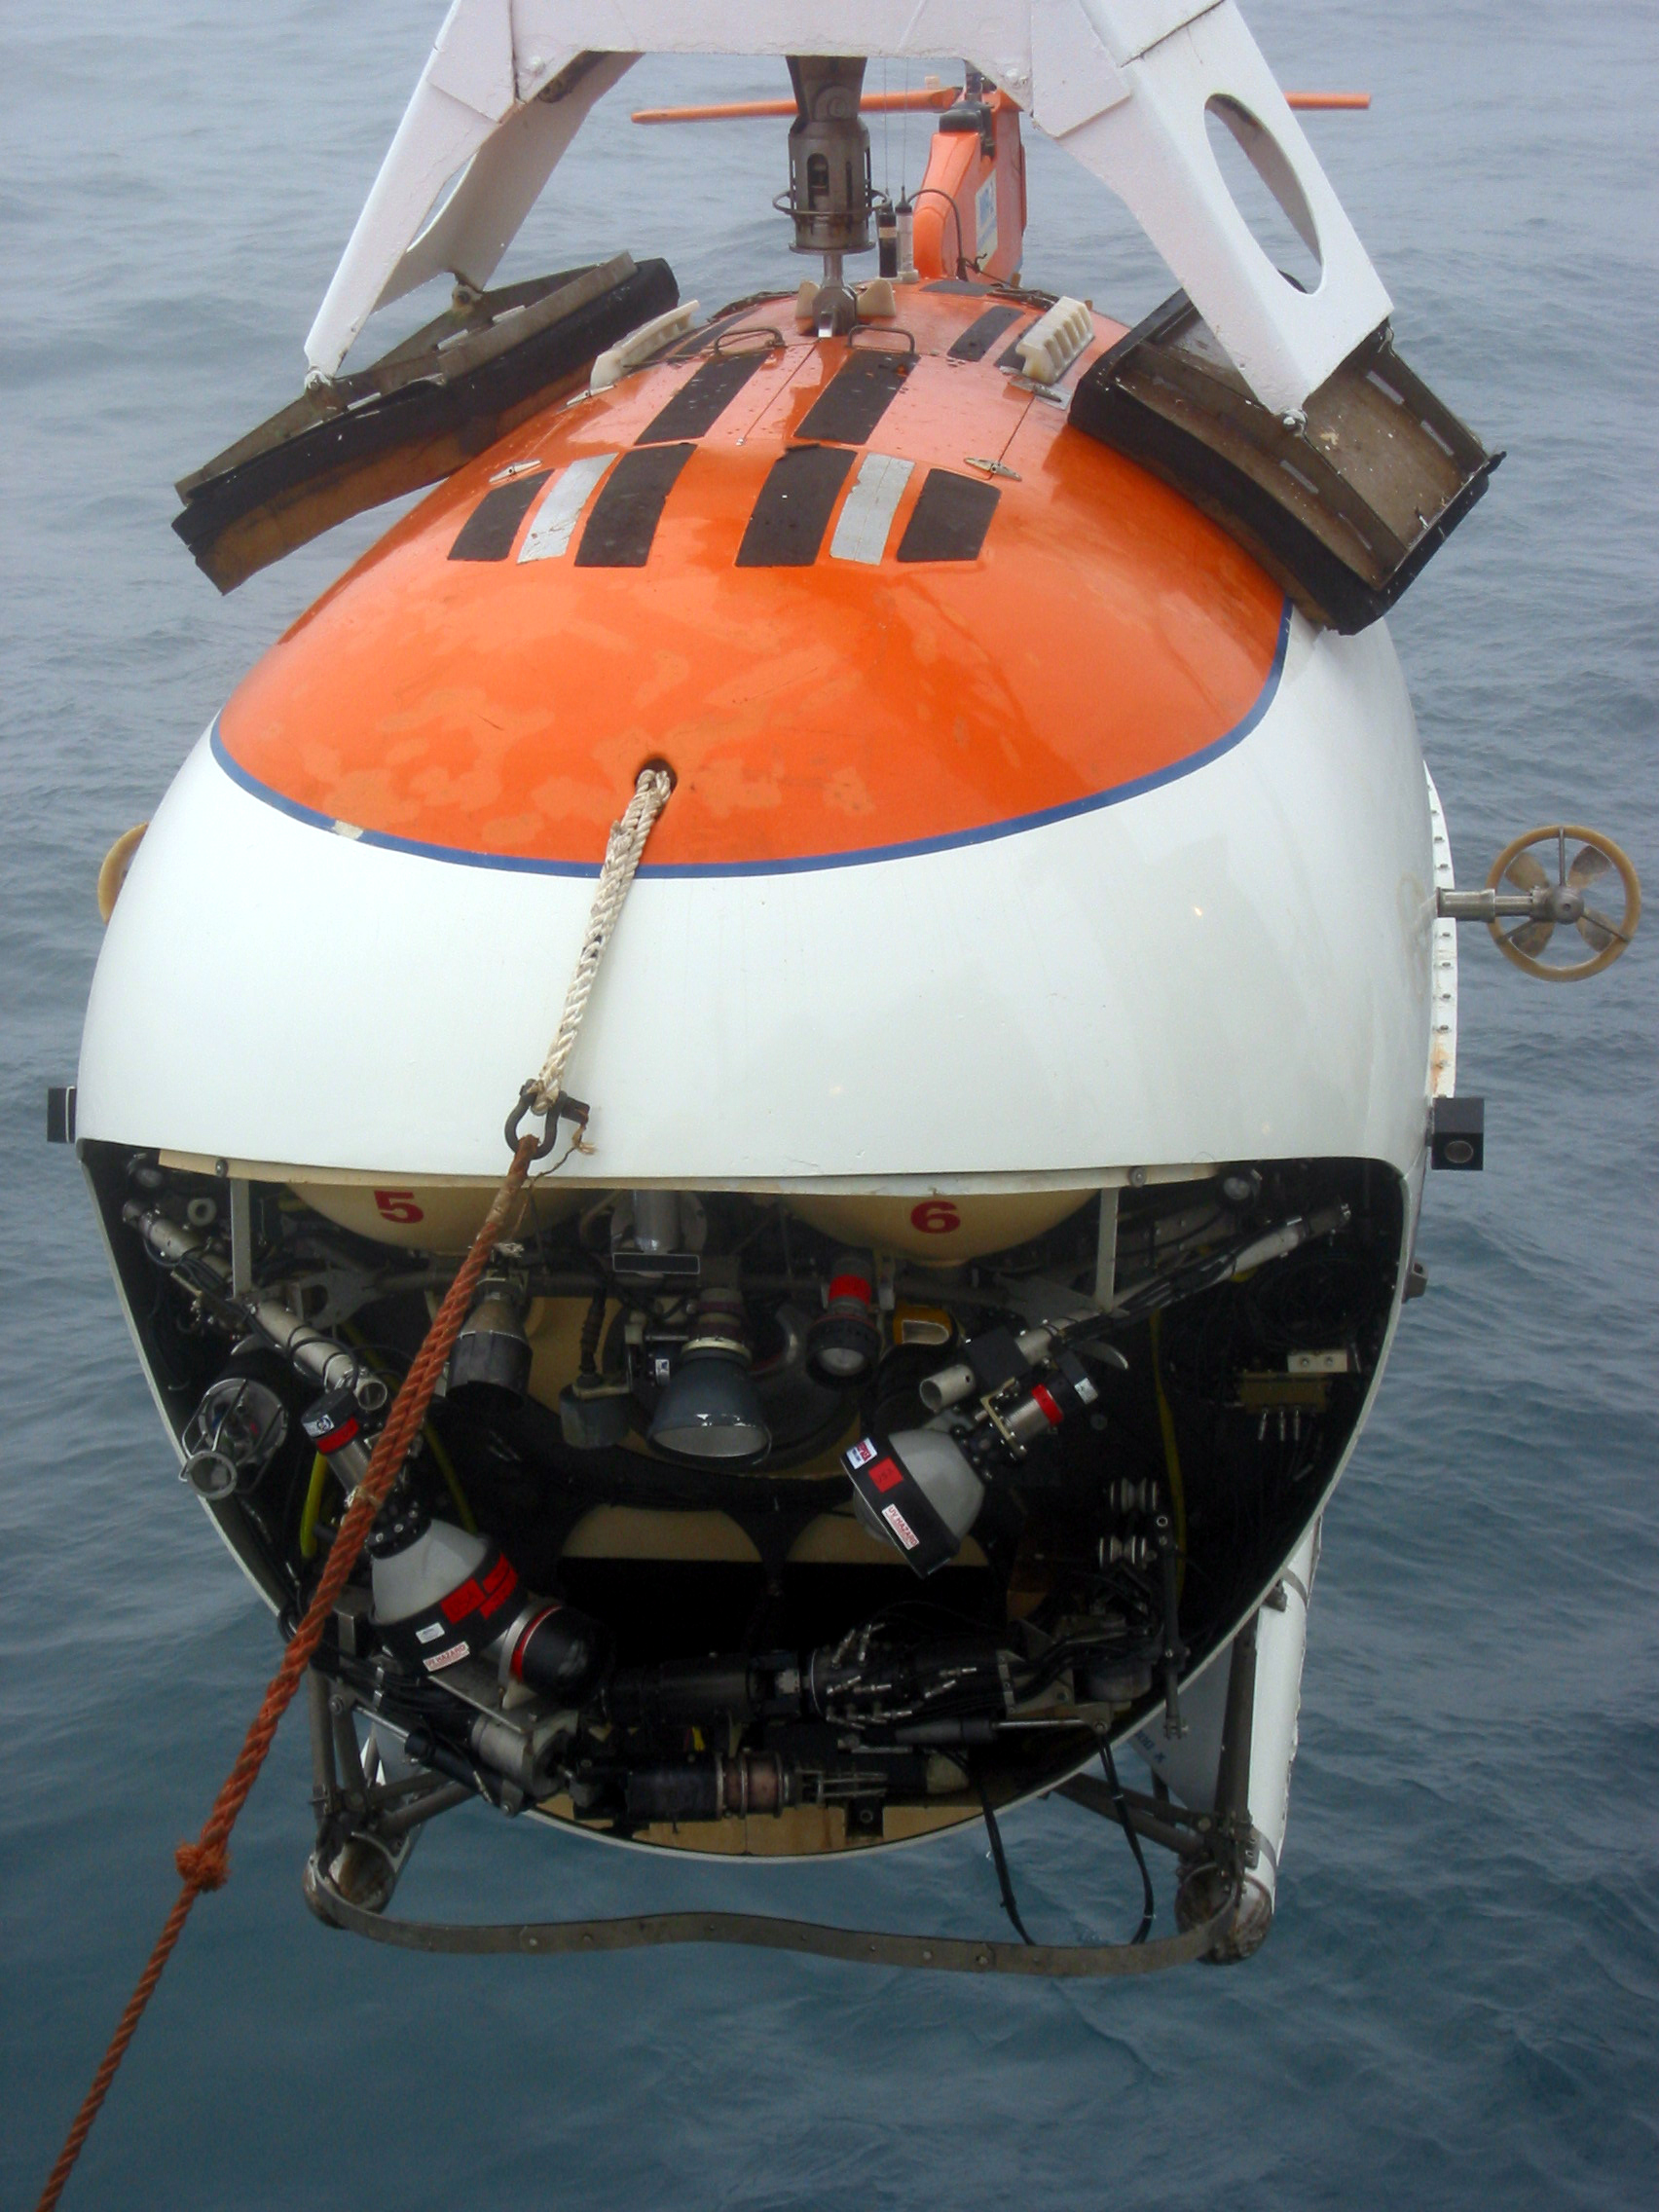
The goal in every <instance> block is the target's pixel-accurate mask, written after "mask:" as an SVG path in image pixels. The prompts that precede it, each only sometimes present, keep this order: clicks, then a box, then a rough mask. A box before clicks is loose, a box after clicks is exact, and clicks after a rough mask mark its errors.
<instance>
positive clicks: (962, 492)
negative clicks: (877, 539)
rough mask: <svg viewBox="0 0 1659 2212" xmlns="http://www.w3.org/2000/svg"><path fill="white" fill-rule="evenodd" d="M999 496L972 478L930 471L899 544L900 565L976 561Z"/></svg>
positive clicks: (994, 488)
mask: <svg viewBox="0 0 1659 2212" xmlns="http://www.w3.org/2000/svg"><path fill="white" fill-rule="evenodd" d="M1000 498H1002V494H1001V493H1000V492H999V491H998V490H997V488H996V486H995V485H994V484H981V483H980V482H979V480H978V478H977V477H975V476H956V475H953V474H952V472H951V471H950V470H949V469H948V468H930V469H929V471H928V480H927V482H926V483H925V484H924V485H923V486H922V494H921V498H919V499H918V500H917V501H916V503H915V505H914V507H913V508H912V509H911V510H910V519H909V521H908V523H907V524H906V525H905V527H904V535H903V537H902V538H901V539H900V541H899V559H900V560H901V561H975V560H977V559H978V556H979V548H980V546H981V545H983V544H984V542H985V533H986V531H987V530H989V529H990V527H991V517H992V515H994V514H995V513H996V511H997V501H998V500H999V499H1000Z"/></svg>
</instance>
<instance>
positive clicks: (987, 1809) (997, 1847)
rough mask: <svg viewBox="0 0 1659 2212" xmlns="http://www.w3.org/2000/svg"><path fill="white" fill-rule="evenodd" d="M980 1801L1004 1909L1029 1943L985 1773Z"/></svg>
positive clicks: (980, 1786)
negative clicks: (986, 1784) (992, 1809)
mask: <svg viewBox="0 0 1659 2212" xmlns="http://www.w3.org/2000/svg"><path fill="white" fill-rule="evenodd" d="M979 1803H980V1805H981V1807H982V1808H983V1810H984V1815H985V1833H986V1834H987V1835H988V1836H989V1837H990V1839H991V1858H992V1859H993V1861H994V1862H995V1863H996V1869H997V1887H998V1888H999V1889H1000V1890H1001V1891H1002V1901H1003V1910H1004V1912H1006V1913H1007V1914H1008V1916H1009V1918H1010V1920H1012V1921H1013V1923H1014V1932H1015V1934H1016V1935H1017V1936H1018V1937H1019V1940H1020V1941H1021V1942H1022V1943H1029V1942H1030V1940H1031V1937H1030V1936H1029V1935H1028V1934H1027V1932H1026V1927H1025V1923H1024V1921H1023V1920H1021V1919H1020V1917H1019V1907H1018V1905H1017V1904H1016V1903H1015V1902H1014V1877H1013V1876H1012V1875H1011V1874H1010V1873H1009V1870H1008V1854H1007V1853H1006V1852H1005V1851H1004V1849H1003V1840H1002V1831H1001V1830H1000V1829H999V1828H998V1826H997V1817H996V1815H995V1813H993V1812H992V1811H991V1798H990V1792H989V1791H988V1790H987V1789H986V1788H985V1778H984V1776H983V1775H981V1776H980V1777H979Z"/></svg>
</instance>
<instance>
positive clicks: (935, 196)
mask: <svg viewBox="0 0 1659 2212" xmlns="http://www.w3.org/2000/svg"><path fill="white" fill-rule="evenodd" d="M916 199H917V200H929V199H931V200H942V201H943V202H944V203H945V205H946V206H947V207H948V208H949V209H950V213H951V218H952V220H953V221H954V222H955V225H956V276H957V280H958V282H960V281H961V278H962V273H963V271H964V270H965V269H966V268H967V266H968V256H967V254H966V253H965V252H964V251H963V247H962V210H961V208H960V207H958V206H957V204H956V203H955V201H954V200H952V198H951V197H950V195H949V193H948V192H946V191H944V190H943V189H942V187H940V185H937V184H918V185H917V187H916ZM911 204H912V205H914V202H912V203H911ZM912 257H913V255H912ZM1027 1940H1028V1941H1029V1937H1028V1938H1027Z"/></svg>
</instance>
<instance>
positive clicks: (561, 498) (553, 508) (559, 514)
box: [519, 453, 616, 561]
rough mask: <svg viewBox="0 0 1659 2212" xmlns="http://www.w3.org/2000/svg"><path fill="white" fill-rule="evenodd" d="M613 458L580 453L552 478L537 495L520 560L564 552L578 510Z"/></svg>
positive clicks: (544, 559) (604, 455)
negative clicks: (577, 459)
mask: <svg viewBox="0 0 1659 2212" xmlns="http://www.w3.org/2000/svg"><path fill="white" fill-rule="evenodd" d="M615 459H616V456H615V455H614V454H613V453H590V454H584V455H583V456H582V458H581V460H580V461H571V465H570V466H569V468H567V469H566V470H565V471H564V473H563V474H562V475H560V476H557V477H555V478H554V480H553V482H552V483H551V484H550V485H549V486H548V487H547V490H546V491H545V492H544V493H543V494H542V496H541V504H540V506H539V507H538V508H537V509H536V511H535V521H534V522H533V523H532V524H531V526H530V535H529V536H528V537H527V538H526V539H525V541H524V548H523V550H522V551H521V552H520V554H519V559H520V560H521V561H549V560H552V559H553V558H554V556H555V555H557V554H560V553H563V552H564V551H565V550H566V548H567V547H568V546H569V545H570V542H571V537H572V536H573V535H574V534H575V528H576V522H577V519H578V518H579V516H580V514H581V511H582V509H583V508H584V507H585V506H586V505H587V503H588V500H589V499H590V498H592V497H593V493H594V489H595V487H596V486H597V485H598V483H599V480H600V478H601V477H602V476H603V475H604V474H605V472H606V470H607V469H608V467H609V466H610V463H611V462H612V461H614V460H615Z"/></svg>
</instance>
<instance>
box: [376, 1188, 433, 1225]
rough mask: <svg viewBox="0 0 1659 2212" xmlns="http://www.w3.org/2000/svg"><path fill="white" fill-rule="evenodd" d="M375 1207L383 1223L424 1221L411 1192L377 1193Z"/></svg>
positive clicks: (423, 1216)
mask: <svg viewBox="0 0 1659 2212" xmlns="http://www.w3.org/2000/svg"><path fill="white" fill-rule="evenodd" d="M375 1205H376V1208H377V1209H378V1211H379V1213H380V1217H381V1219H382V1220H383V1221H403V1222H408V1221H424V1220H425V1218H426V1217H425V1215H424V1213H423V1212H422V1211H421V1208H420V1207H419V1206H418V1205H417V1204H416V1203H415V1194H414V1192H413V1191H377V1192H376V1193H375Z"/></svg>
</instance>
